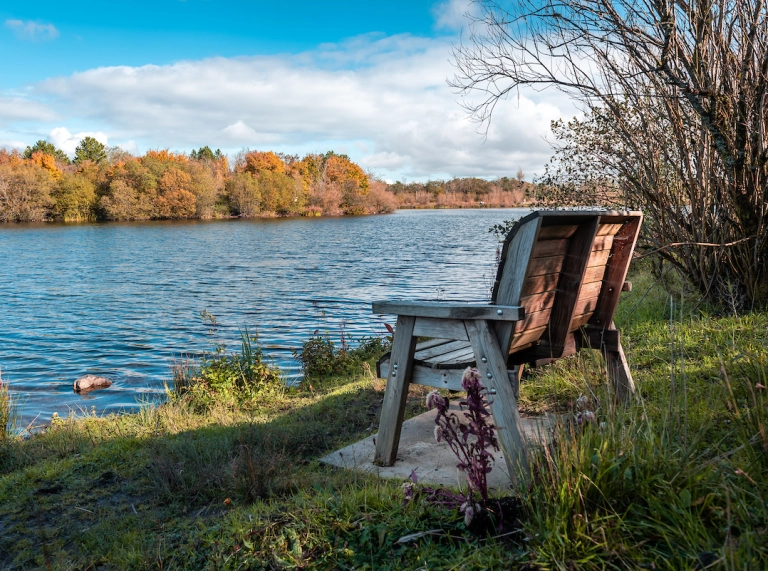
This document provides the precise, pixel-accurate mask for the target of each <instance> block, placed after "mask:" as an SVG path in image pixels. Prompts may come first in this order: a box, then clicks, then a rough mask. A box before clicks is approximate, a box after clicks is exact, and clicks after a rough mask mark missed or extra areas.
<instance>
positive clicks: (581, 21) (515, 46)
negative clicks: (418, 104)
mask: <svg viewBox="0 0 768 571" xmlns="http://www.w3.org/2000/svg"><path fill="white" fill-rule="evenodd" d="M477 4H478V7H479V15H477V16H475V17H473V19H472V20H473V21H472V24H471V26H470V30H471V32H470V36H469V40H468V41H467V42H466V43H464V44H463V45H461V46H459V47H457V48H456V49H455V53H454V56H455V64H456V66H457V73H456V76H455V78H454V79H453V81H452V84H453V86H454V87H456V88H458V89H459V90H461V91H463V92H465V93H468V94H480V96H481V98H480V100H479V102H477V103H475V104H469V105H468V109H469V110H470V112H471V113H472V115H473V116H474V117H475V118H476V119H477V120H478V121H481V122H487V121H489V120H490V118H491V116H492V114H493V111H494V109H495V107H496V105H497V104H498V102H499V101H500V100H502V99H503V98H505V97H506V96H507V95H509V94H510V93H513V92H514V91H515V90H516V89H518V88H519V87H521V86H526V87H532V88H535V89H544V88H547V87H554V88H556V89H560V90H562V91H564V92H566V93H568V94H570V95H571V96H572V97H574V98H575V99H577V100H578V101H579V102H581V104H582V106H583V108H584V111H585V119H584V120H582V121H575V122H572V123H570V124H563V123H560V124H559V125H556V129H557V128H559V129H560V132H559V135H560V138H561V141H562V142H563V146H562V147H561V148H560V151H559V152H558V156H557V157H556V159H557V160H556V163H557V164H556V165H555V166H554V167H553V168H551V169H550V173H549V174H550V175H552V176H551V177H550V180H551V181H553V182H558V183H559V184H561V185H562V184H565V183H566V182H567V183H570V184H571V186H572V188H576V187H577V186H578V187H580V188H581V187H583V186H584V185H585V184H587V186H589V188H590V189H591V190H592V191H597V190H608V191H610V192H609V193H608V195H609V196H612V197H613V198H614V199H617V198H619V197H620V199H621V202H622V203H623V204H624V205H626V206H631V207H640V208H642V209H643V210H645V211H646V213H647V215H648V216H647V221H648V223H647V229H648V230H650V231H647V232H646V233H645V237H646V240H647V244H648V246H649V247H650V248H651V249H653V250H658V252H659V255H660V256H662V257H663V258H665V259H666V260H668V261H669V262H671V263H673V264H674V265H675V266H676V267H678V268H679V269H680V270H681V271H682V272H683V273H684V274H685V275H686V276H687V277H688V278H689V279H690V280H691V281H692V283H694V284H695V285H696V286H697V287H698V288H699V290H700V291H701V292H702V294H705V295H708V296H712V297H714V298H716V299H720V300H723V299H725V298H726V297H732V292H733V291H734V288H735V289H736V290H737V291H738V292H739V294H740V297H741V300H742V306H744V307H751V306H755V305H764V304H765V303H766V302H768V236H767V235H766V220H765V217H766V213H767V212H766V204H767V201H766V198H768V196H767V193H768V183H767V181H768V116H767V115H766V109H765V105H766V97H767V96H768V10H767V9H766V4H765V2H764V1H763V0H709V1H704V2H698V1H695V0H692V1H671V0H641V1H639V2H634V1H631V0H617V1H611V0H543V1H539V0H519V1H516V2H509V3H505V2H499V1H493V0H478V2H477ZM587 178H588V179H589V182H587ZM617 190H618V191H619V192H616V191H617Z"/></svg>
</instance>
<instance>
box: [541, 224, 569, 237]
mask: <svg viewBox="0 0 768 571" xmlns="http://www.w3.org/2000/svg"><path fill="white" fill-rule="evenodd" d="M574 232H576V225H575V224H567V225H563V226H559V225H555V226H545V227H543V228H542V229H541V230H540V231H539V240H555V239H557V238H570V237H571V236H573V233H574Z"/></svg>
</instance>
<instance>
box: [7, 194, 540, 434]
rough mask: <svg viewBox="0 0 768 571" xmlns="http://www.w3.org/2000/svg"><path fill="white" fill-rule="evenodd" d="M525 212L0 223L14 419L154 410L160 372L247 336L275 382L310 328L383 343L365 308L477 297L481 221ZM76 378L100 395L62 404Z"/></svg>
mask: <svg viewBox="0 0 768 571" xmlns="http://www.w3.org/2000/svg"><path fill="white" fill-rule="evenodd" d="M526 212H527V210H518V209H514V210H510V209H504V210H490V209H489V210H419V211H408V210H406V211H399V212H397V213H395V214H392V215H386V216H369V217H345V218H322V219H301V218H299V219H278V220H227V221H179V222H146V223H109V224H89V225H76V226H72V225H68V226H65V225H0V260H1V261H2V265H1V266H0V283H2V288H0V301H1V302H2V315H1V316H0V369H2V378H3V380H4V381H10V383H11V388H12V391H13V392H14V393H16V397H17V401H19V402H20V403H21V406H22V413H23V417H24V419H25V420H26V421H31V420H32V419H33V418H35V417H36V416H37V415H38V413H39V419H38V421H44V420H46V419H48V418H50V415H51V414H52V413H53V412H54V411H55V412H58V413H59V414H62V415H66V414H67V413H68V410H69V409H70V408H74V409H79V408H87V409H90V408H91V407H92V406H93V407H95V408H96V410H97V411H99V412H100V411H104V410H107V411H115V410H118V409H120V408H126V407H135V406H136V403H137V400H138V401H141V400H142V399H152V398H161V396H162V394H163V386H164V383H168V382H170V380H171V373H170V365H171V364H172V363H173V361H174V359H178V358H179V357H180V356H182V355H191V356H198V355H200V354H201V353H202V352H204V351H207V350H210V349H211V338H210V336H209V333H208V331H209V327H208V326H207V325H206V324H204V323H203V321H202V319H201V318H200V313H201V312H202V311H203V310H207V311H208V312H210V313H211V314H212V315H214V316H215V317H216V319H217V320H218V322H219V324H220V326H219V331H218V336H219V338H220V339H221V340H223V341H225V342H226V343H227V344H228V346H229V347H230V348H231V349H233V350H234V349H236V348H238V347H239V332H238V331H239V328H243V327H248V330H249V332H258V334H259V337H260V342H261V345H262V348H263V350H264V353H265V355H267V356H268V357H270V358H272V359H273V360H274V361H275V362H276V363H277V364H278V365H279V366H280V367H281V368H282V369H283V371H285V373H286V374H287V376H289V377H293V378H295V377H296V376H298V375H299V373H300V371H299V370H298V367H297V365H296V362H295V361H294V360H293V359H292V357H291V349H294V348H298V347H300V346H301V343H302V341H304V340H306V339H307V338H308V337H309V336H310V335H312V334H313V333H314V332H315V331H319V332H321V333H325V332H326V331H327V332H328V333H329V334H330V335H331V337H332V338H333V339H336V340H338V338H339V336H340V331H341V328H342V326H343V327H344V329H345V331H347V332H348V333H350V334H351V335H352V337H353V338H356V339H357V338H359V337H360V336H363V335H378V334H382V333H383V332H385V330H384V327H383V325H382V323H383V322H384V321H386V320H388V321H390V322H392V321H393V318H392V317H391V316H389V317H387V318H382V317H378V316H374V315H372V314H371V313H370V307H371V306H370V303H371V301H372V300H374V299H383V298H396V297H401V298H410V299H427V300H435V299H443V300H445V299H460V300H484V299H488V298H489V297H490V287H491V283H492V280H493V274H494V271H495V270H494V259H495V249H496V240H495V238H494V237H493V236H492V235H491V234H489V233H488V228H489V227H490V226H492V225H493V224H496V223H498V222H501V221H502V220H508V219H512V218H517V217H520V216H522V215H523V214H525V213H526ZM86 373H93V374H98V375H103V376H106V377H109V378H110V379H112V380H113V381H114V384H113V385H112V387H110V388H109V389H106V390H103V391H96V392H95V393H92V394H91V395H89V396H87V397H81V396H78V395H76V394H74V393H73V392H72V383H73V381H74V380H75V379H76V378H77V377H79V376H81V375H84V374H86Z"/></svg>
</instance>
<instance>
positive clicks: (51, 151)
mask: <svg viewBox="0 0 768 571" xmlns="http://www.w3.org/2000/svg"><path fill="white" fill-rule="evenodd" d="M37 152H41V153H43V154H45V155H50V156H52V157H53V158H54V159H56V160H57V161H60V162H62V163H64V164H65V165H68V164H69V157H68V156H67V155H66V153H64V151H62V150H61V149H57V148H56V146H55V145H53V143H49V142H48V141H43V140H42V139H40V140H39V141H37V142H36V143H35V144H34V145H32V146H31V147H27V148H26V149H24V158H25V159H31V158H32V155H34V154H35V153H37Z"/></svg>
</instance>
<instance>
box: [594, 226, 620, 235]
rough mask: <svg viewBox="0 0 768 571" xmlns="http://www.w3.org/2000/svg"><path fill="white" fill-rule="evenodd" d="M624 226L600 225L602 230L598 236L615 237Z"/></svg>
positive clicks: (599, 230) (598, 232) (598, 231)
mask: <svg viewBox="0 0 768 571" xmlns="http://www.w3.org/2000/svg"><path fill="white" fill-rule="evenodd" d="M622 226H623V224H600V228H599V229H598V230H597V235H598V236H613V235H614V234H616V232H618V231H619V230H620V229H621V227H622Z"/></svg>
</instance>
